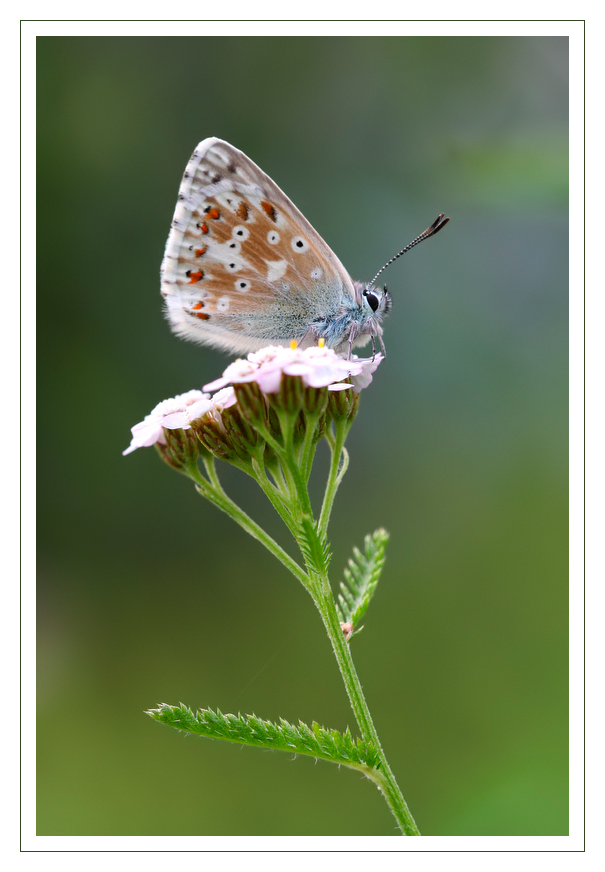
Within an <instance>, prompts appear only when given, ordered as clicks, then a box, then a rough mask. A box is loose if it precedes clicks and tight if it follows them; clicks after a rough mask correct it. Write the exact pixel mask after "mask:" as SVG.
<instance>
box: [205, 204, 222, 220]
mask: <svg viewBox="0 0 605 872" xmlns="http://www.w3.org/2000/svg"><path fill="white" fill-rule="evenodd" d="M206 214H207V216H208V218H213V219H214V220H215V221H216V219H217V218H220V217H221V213H220V212H219V211H218V209H217V208H216V207H215V208H214V209H210V211H209V212H207V213H206Z"/></svg>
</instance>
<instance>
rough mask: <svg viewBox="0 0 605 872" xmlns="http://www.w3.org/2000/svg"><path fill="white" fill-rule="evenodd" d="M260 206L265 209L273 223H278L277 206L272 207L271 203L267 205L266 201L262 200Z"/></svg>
mask: <svg viewBox="0 0 605 872" xmlns="http://www.w3.org/2000/svg"><path fill="white" fill-rule="evenodd" d="M260 204H261V206H262V207H263V211H265V212H266V213H267V215H268V216H269V218H270V219H271V220H272V221H277V212H276V211H275V206H272V205H271V203H267V201H266V200H261V203H260Z"/></svg>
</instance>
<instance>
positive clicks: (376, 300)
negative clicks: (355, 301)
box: [361, 285, 393, 321]
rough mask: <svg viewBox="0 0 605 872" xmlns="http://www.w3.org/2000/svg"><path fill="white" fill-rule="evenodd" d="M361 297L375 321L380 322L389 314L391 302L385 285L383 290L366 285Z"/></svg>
mask: <svg viewBox="0 0 605 872" xmlns="http://www.w3.org/2000/svg"><path fill="white" fill-rule="evenodd" d="M361 295H362V297H363V298H364V300H365V302H366V303H367V304H368V306H369V307H370V309H371V310H372V316H373V318H374V319H375V320H376V321H381V320H382V319H383V318H384V317H385V315H388V313H389V312H390V310H391V306H392V305H393V301H392V300H391V295H390V294H389V293H388V291H387V286H386V285H385V286H384V287H383V288H374V287H372V285H368V286H367V287H366V288H364V290H363V291H362V292H361Z"/></svg>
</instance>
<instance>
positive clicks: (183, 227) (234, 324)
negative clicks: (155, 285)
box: [161, 138, 356, 352]
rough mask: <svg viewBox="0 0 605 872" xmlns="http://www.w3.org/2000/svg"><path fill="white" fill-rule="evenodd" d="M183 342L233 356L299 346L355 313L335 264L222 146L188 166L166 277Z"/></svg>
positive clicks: (207, 145)
mask: <svg viewBox="0 0 605 872" xmlns="http://www.w3.org/2000/svg"><path fill="white" fill-rule="evenodd" d="M161 277H162V295H163V297H164V299H165V304H166V316H167V318H168V320H169V321H170V323H171V326H172V329H173V330H174V332H175V333H177V334H178V335H179V336H182V337H184V338H186V339H192V340H194V341H197V342H201V343H204V344H207V345H214V346H216V347H218V348H222V349H225V350H229V351H234V352H248V351H255V350H257V349H259V348H262V347H263V346H265V345H270V344H287V343H288V342H289V341H290V340H292V339H295V340H297V341H301V340H302V339H303V338H304V337H305V335H306V334H309V333H310V332H311V331H312V329H313V324H314V322H316V321H326V320H330V319H332V318H334V316H335V315H336V314H337V313H339V312H342V311H343V308H344V309H350V308H351V307H353V306H355V305H356V295H355V289H354V286H353V282H352V281H351V279H350V277H349V275H348V274H347V272H346V270H345V268H344V267H343V265H342V264H341V262H340V261H339V260H338V258H337V257H336V255H335V254H334V253H333V252H332V251H331V250H330V248H329V247H328V246H327V245H326V243H325V242H324V241H323V239H322V238H321V236H319V234H318V233H317V232H316V231H315V230H314V229H313V227H312V226H311V225H310V224H309V222H308V221H307V220H306V218H304V217H303V215H301V213H300V212H299V211H298V209H297V208H296V207H295V206H294V204H293V203H292V202H291V201H290V200H289V199H288V197H286V195H285V194H284V193H283V192H282V191H281V190H280V189H279V188H278V187H277V185H276V184H275V182H273V181H272V180H271V179H270V178H269V176H267V175H266V174H265V173H264V172H263V171H262V170H261V169H260V168H259V167H257V166H256V164H255V163H253V162H252V161H251V160H250V158H248V157H246V155H245V154H243V152H241V151H239V150H238V149H236V148H234V147H233V146H232V145H229V143H227V142H224V141H223V140H221V139H216V138H210V139H205V140H204V141H203V142H200V144H199V145H198V146H197V148H196V149H195V151H194V152H193V155H192V157H191V160H190V161H189V163H188V164H187V168H186V170H185V174H184V176H183V181H182V182H181V187H180V189H179V196H178V202H177V206H176V210H175V213H174V219H173V221H172V229H171V231H170V235H169V237H168V241H167V243H166V250H165V253H164V259H163V261H162V269H161Z"/></svg>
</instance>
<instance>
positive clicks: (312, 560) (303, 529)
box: [297, 515, 332, 573]
mask: <svg viewBox="0 0 605 872" xmlns="http://www.w3.org/2000/svg"><path fill="white" fill-rule="evenodd" d="M297 541H298V545H299V548H300V550H301V552H302V555H303V557H304V559H305V563H306V564H307V566H308V567H309V568H310V569H314V570H315V571H317V572H320V573H325V572H327V571H328V567H329V565H330V560H331V557H332V555H331V554H330V548H329V545H328V542H327V539H326V538H325V537H322V536H320V534H319V533H318V531H317V524H316V523H315V520H314V519H313V518H312V517H310V516H309V515H303V516H302V518H301V521H300V536H299V537H297Z"/></svg>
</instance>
